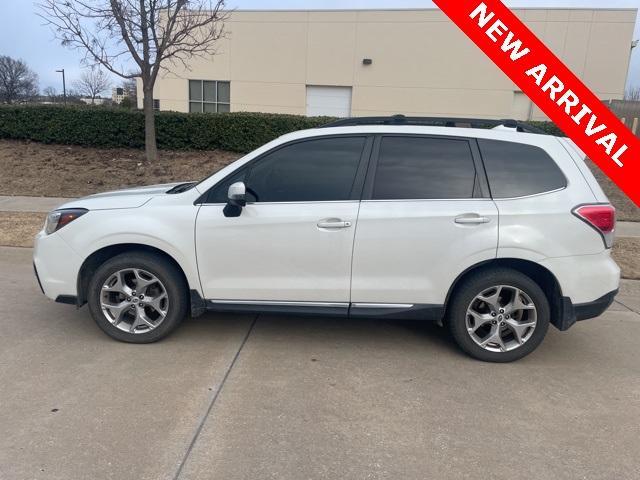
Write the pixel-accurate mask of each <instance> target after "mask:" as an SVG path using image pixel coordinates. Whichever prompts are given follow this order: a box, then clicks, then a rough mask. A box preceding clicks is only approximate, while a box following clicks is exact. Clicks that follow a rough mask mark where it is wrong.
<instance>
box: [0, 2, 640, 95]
mask: <svg viewBox="0 0 640 480" xmlns="http://www.w3.org/2000/svg"><path fill="white" fill-rule="evenodd" d="M36 3H37V2H34V1H33V0H0V4H2V6H3V12H2V13H3V14H2V16H1V17H0V55H9V56H10V57H14V58H21V59H23V60H25V61H26V62H27V63H28V64H29V65H30V67H31V68H32V69H33V70H35V72H36V73H37V74H38V76H39V78H40V88H41V89H44V88H46V87H48V86H53V87H55V88H56V89H57V90H58V91H62V79H61V75H60V74H59V73H56V72H55V71H56V70H59V69H61V68H64V69H65V71H66V75H67V84H68V85H69V84H70V83H71V82H73V79H74V78H77V77H78V76H79V74H80V72H81V70H82V66H81V64H80V61H81V59H82V54H81V53H79V52H78V51H74V50H69V49H66V48H64V47H62V46H61V45H60V43H59V42H58V41H57V40H55V39H54V37H53V33H52V32H51V30H50V29H49V28H48V27H47V26H44V25H43V24H44V21H43V20H42V18H40V17H38V16H37V15H36V11H37V8H36V6H35V4H36ZM505 3H506V4H507V5H508V6H509V7H514V8H515V7H556V8H558V7H587V8H630V7H631V8H640V0H512V1H509V0H505ZM227 5H228V6H229V7H231V8H238V9H349V8H362V9H364V8H433V7H434V4H433V3H432V2H430V1H427V0H227ZM634 39H640V17H639V18H638V23H637V24H636V30H635V35H634ZM479 54H480V53H479ZM114 81H115V82H118V83H119V82H120V81H119V80H118V79H115V80H114ZM627 85H628V86H630V85H635V86H640V46H639V47H637V48H636V49H635V50H634V54H633V57H632V61H631V67H630V69H629V81H628V84H627Z"/></svg>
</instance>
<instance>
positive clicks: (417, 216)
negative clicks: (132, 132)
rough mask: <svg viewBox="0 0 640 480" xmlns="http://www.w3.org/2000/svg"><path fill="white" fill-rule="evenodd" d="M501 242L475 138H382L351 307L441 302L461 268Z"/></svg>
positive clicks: (369, 185)
mask: <svg viewBox="0 0 640 480" xmlns="http://www.w3.org/2000/svg"><path fill="white" fill-rule="evenodd" d="M497 243H498V211H497V208H496V206H495V204H494V202H493V201H492V200H491V199H490V198H489V192H488V188H487V182H486V176H485V174H484V170H483V167H482V163H481V161H480V158H479V154H478V147H477V142H476V141H475V140H473V139H472V140H469V139H465V138H458V137H442V136H421V135H385V136H382V137H379V138H377V140H376V144H375V145H374V158H373V159H372V164H371V167H370V169H369V172H368V174H367V180H366V183H365V191H364V195H363V201H362V202H361V205H360V213H359V216H358V226H357V230H356V236H355V243H354V258H353V274H352V290H351V301H352V302H353V306H352V312H354V313H356V314H357V313H360V312H366V311H367V310H368V309H374V308H376V309H379V308H383V309H384V308H389V309H394V308H400V309H408V308H411V306H414V307H415V308H419V307H420V306H434V307H435V306H441V305H443V304H444V303H445V297H446V295H447V292H448V289H449V287H450V286H451V284H452V283H453V281H454V280H455V279H456V277H457V276H458V275H459V274H460V273H461V272H463V271H464V270H465V269H466V268H468V267H469V266H471V265H474V264H476V263H478V262H481V261H483V260H489V259H492V258H495V256H496V250H497Z"/></svg>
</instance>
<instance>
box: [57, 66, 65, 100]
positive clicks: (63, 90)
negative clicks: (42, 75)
mask: <svg viewBox="0 0 640 480" xmlns="http://www.w3.org/2000/svg"><path fill="white" fill-rule="evenodd" d="M56 72H57V73H61V74H62V98H63V99H64V104H65V106H66V105H67V84H66V82H65V79H64V68H63V69H62V70H56Z"/></svg>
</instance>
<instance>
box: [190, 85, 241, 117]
mask: <svg viewBox="0 0 640 480" xmlns="http://www.w3.org/2000/svg"><path fill="white" fill-rule="evenodd" d="M229 111H231V85H230V83H229V82H218V81H215V80H189V112H192V113H193V112H197V113H203V112H204V113H225V112H229Z"/></svg>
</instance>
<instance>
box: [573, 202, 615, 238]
mask: <svg viewBox="0 0 640 480" xmlns="http://www.w3.org/2000/svg"><path fill="white" fill-rule="evenodd" d="M572 213H573V214H574V215H575V216H576V217H578V218H579V219H580V220H582V221H584V222H585V223H586V224H587V225H589V226H590V227H592V228H594V229H595V230H596V231H597V232H598V233H599V234H600V235H601V236H602V240H604V244H605V246H606V247H607V248H611V247H612V246H613V232H614V231H615V228H616V209H615V208H614V207H613V206H611V205H598V204H596V205H581V206H579V207H576V208H574V209H573V212H572Z"/></svg>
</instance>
